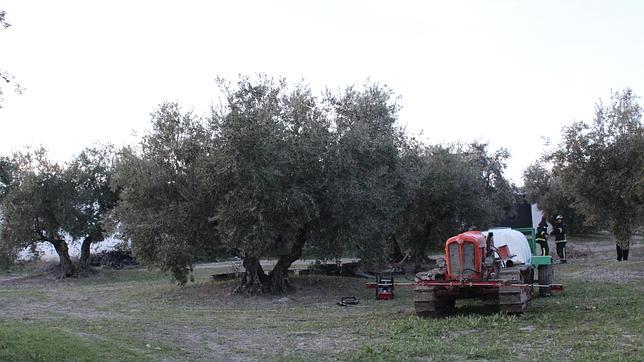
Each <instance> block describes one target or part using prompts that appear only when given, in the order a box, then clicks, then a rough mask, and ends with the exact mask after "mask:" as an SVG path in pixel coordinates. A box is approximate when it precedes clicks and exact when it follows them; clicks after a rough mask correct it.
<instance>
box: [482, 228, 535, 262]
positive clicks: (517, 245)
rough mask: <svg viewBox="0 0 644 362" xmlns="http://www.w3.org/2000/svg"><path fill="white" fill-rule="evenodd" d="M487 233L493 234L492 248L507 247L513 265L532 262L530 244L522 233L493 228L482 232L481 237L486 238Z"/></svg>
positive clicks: (508, 229)
mask: <svg viewBox="0 0 644 362" xmlns="http://www.w3.org/2000/svg"><path fill="white" fill-rule="evenodd" d="M488 232H492V233H493V234H494V247H495V248H499V247H501V246H503V245H507V246H508V249H509V250H510V255H514V256H513V257H512V258H511V259H510V260H512V262H513V263H514V264H530V262H531V261H532V253H531V252H530V244H528V239H527V238H526V237H525V235H523V233H522V232H520V231H516V230H512V229H511V228H494V229H490V230H488V231H483V235H485V237H486V238H487V234H488Z"/></svg>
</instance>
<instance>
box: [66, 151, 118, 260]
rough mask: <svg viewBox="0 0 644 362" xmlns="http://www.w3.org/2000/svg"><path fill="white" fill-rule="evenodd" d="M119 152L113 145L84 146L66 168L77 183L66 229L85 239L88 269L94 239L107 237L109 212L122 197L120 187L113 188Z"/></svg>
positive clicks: (84, 257) (70, 179) (83, 257)
mask: <svg viewBox="0 0 644 362" xmlns="http://www.w3.org/2000/svg"><path fill="white" fill-rule="evenodd" d="M115 162H116V153H115V150H114V148H113V147H112V146H109V145H106V146H97V147H92V148H87V149H85V150H83V151H82V152H81V153H80V154H79V155H78V156H76V157H75V158H74V159H73V160H72V161H71V163H70V164H69V165H68V167H67V168H66V170H65V178H66V179H67V181H68V182H70V183H71V185H73V187H74V194H73V196H74V211H75V212H74V214H73V215H72V217H69V218H67V219H66V222H65V224H64V225H63V229H64V230H65V231H66V232H67V233H68V234H69V235H70V236H72V238H74V239H82V243H81V254H80V260H79V266H80V268H81V270H85V269H88V268H89V267H90V266H89V259H90V247H91V245H92V243H95V242H100V241H103V240H104V239H105V236H106V234H107V230H108V227H107V226H106V225H105V223H106V221H107V220H106V218H107V216H108V213H109V212H110V211H111V210H112V209H113V208H114V207H115V206H116V203H117V201H118V196H119V195H118V193H119V192H118V191H119V189H118V188H112V177H113V172H114V165H115ZM70 196H71V195H70Z"/></svg>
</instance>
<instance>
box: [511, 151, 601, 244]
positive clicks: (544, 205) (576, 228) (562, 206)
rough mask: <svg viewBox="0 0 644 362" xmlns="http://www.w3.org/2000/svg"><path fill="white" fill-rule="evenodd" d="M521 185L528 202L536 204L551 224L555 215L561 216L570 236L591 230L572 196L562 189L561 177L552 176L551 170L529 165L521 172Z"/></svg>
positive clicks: (539, 165) (591, 226)
mask: <svg viewBox="0 0 644 362" xmlns="http://www.w3.org/2000/svg"><path fill="white" fill-rule="evenodd" d="M523 185H524V190H525V192H526V198H527V200H528V202H530V203H536V204H537V207H538V208H539V210H541V211H543V213H544V215H545V216H546V217H547V218H548V220H550V222H551V223H554V218H555V217H556V216H557V215H562V216H564V217H565V220H566V226H567V227H568V232H569V233H571V234H574V233H581V232H586V231H589V230H591V229H592V228H593V226H594V225H590V224H589V223H588V222H587V221H586V218H585V217H584V215H583V214H581V213H580V212H579V210H577V208H576V202H575V199H574V197H573V194H572V193H570V192H569V191H568V190H567V189H566V188H565V187H564V182H563V180H562V178H561V176H555V175H553V173H552V170H550V169H547V168H546V167H544V166H542V165H541V164H540V163H535V164H532V165H530V166H529V167H528V168H527V169H526V170H525V171H524V172H523Z"/></svg>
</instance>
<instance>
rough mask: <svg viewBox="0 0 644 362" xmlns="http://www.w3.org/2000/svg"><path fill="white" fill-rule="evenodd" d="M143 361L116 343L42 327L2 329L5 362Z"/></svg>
mask: <svg viewBox="0 0 644 362" xmlns="http://www.w3.org/2000/svg"><path fill="white" fill-rule="evenodd" d="M108 359H109V360H119V361H142V360H149V359H150V358H149V356H147V355H146V354H144V353H142V352H139V351H134V350H131V349H128V348H123V346H122V345H121V344H119V343H116V341H105V340H97V339H96V338H95V337H94V336H89V335H88V336H84V337H80V336H78V335H76V336H74V335H70V334H69V333H68V332H67V331H66V329H65V328H64V327H63V328H56V327H53V326H47V327H45V326H43V325H41V324H40V323H16V322H14V323H3V325H2V327H0V360H2V361H70V360H71V361H97V360H108Z"/></svg>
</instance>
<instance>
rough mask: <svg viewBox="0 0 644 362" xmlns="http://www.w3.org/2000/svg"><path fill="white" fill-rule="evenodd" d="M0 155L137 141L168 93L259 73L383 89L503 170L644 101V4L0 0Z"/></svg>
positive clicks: (444, 137)
mask: <svg viewBox="0 0 644 362" xmlns="http://www.w3.org/2000/svg"><path fill="white" fill-rule="evenodd" d="M0 9H3V10H5V11H6V12H7V20H9V22H10V23H11V24H12V25H13V26H12V27H11V28H9V29H7V30H1V31H0V69H3V70H7V71H10V72H11V73H12V74H13V75H14V76H15V77H16V79H17V80H18V81H19V82H20V83H21V85H22V86H23V87H24V88H25V90H24V92H23V94H22V95H13V94H6V95H5V101H4V104H3V106H4V108H2V109H0V154H8V153H9V152H10V151H12V150H16V149H20V148H22V147H23V146H24V145H40V144H42V145H45V146H47V147H48V148H49V149H50V153H51V155H52V156H53V157H55V158H56V159H58V160H61V161H62V160H66V159H68V158H70V157H71V156H72V155H73V154H75V153H77V152H79V151H80V150H81V149H82V148H83V147H86V146H89V145H91V144H92V143H93V142H96V141H102V142H112V143H116V144H126V143H134V142H136V140H137V138H138V136H139V135H141V134H142V133H143V132H145V130H146V129H147V128H148V127H149V124H150V116H149V114H150V112H151V111H152V110H153V109H154V108H155V107H156V106H157V105H158V104H160V103H161V102H163V101H164V100H172V101H179V102H180V103H181V104H182V106H183V108H184V109H185V110H190V109H193V110H195V111H197V112H203V113H205V112H206V111H207V109H208V107H209V105H210V104H211V103H212V102H217V97H218V95H217V92H216V86H215V82H214V79H215V77H216V76H218V75H220V76H224V77H226V78H229V79H234V77H236V75H237V74H240V73H242V74H253V73H257V72H265V73H268V74H270V75H274V76H284V77H287V79H289V80H291V81H298V80H300V79H304V80H306V81H308V82H309V83H310V84H311V85H312V87H313V89H314V90H315V91H316V92H317V91H320V92H321V91H322V90H323V89H324V88H325V87H329V88H331V89H339V88H343V87H345V86H347V85H351V84H362V83H364V81H365V79H367V78H369V79H371V80H372V81H375V82H379V83H383V84H387V85H389V86H390V87H391V88H392V89H393V90H394V91H395V92H396V93H397V94H398V95H399V96H400V101H399V102H400V105H401V106H402V110H401V112H400V121H401V123H402V124H404V125H406V127H407V129H408V130H409V131H410V132H414V133H417V132H421V131H422V132H423V135H424V136H423V137H425V139H427V140H428V142H432V143H436V142H453V141H459V140H460V141H472V140H478V141H489V142H490V143H491V145H492V146H493V148H498V147H506V148H508V149H509V150H510V152H511V154H512V159H511V160H510V163H509V169H508V176H510V177H511V178H512V179H513V180H514V181H515V182H518V183H522V182H521V173H522V171H523V169H524V168H525V167H526V166H528V165H529V164H530V163H532V162H534V161H535V160H536V159H537V158H538V157H539V155H540V154H541V151H542V143H543V142H542V136H546V137H550V138H551V139H552V140H553V141H555V142H556V141H558V140H559V134H560V129H561V127H562V126H563V125H566V124H569V123H570V122H572V121H573V120H589V119H591V118H592V114H593V109H594V104H595V103H596V102H597V101H598V100H599V99H600V98H601V99H604V100H607V99H608V98H609V95H610V90H611V89H613V90H619V89H623V88H625V87H630V88H632V89H633V90H634V91H635V92H636V93H638V94H644V21H643V20H644V1H608V0H606V1H590V0H582V1H543V0H540V1H483V0H481V1H453V0H452V1H386V2H385V1H348V0H346V1H328V0H327V1H220V2H215V1H158V0H157V1H140V0H139V1H116V0H111V1H98V0H93V1H64V0H59V1H35V0H34V1H31V0H3V1H0Z"/></svg>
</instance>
